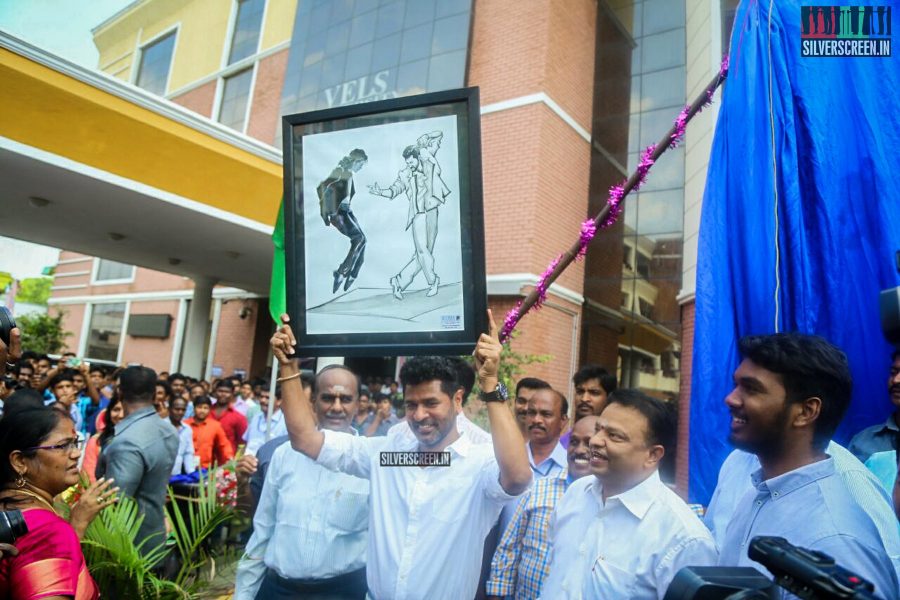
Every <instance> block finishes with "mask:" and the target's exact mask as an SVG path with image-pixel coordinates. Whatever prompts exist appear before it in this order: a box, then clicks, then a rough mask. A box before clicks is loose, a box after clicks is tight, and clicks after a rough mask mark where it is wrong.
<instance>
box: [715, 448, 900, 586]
mask: <svg viewBox="0 0 900 600" xmlns="http://www.w3.org/2000/svg"><path fill="white" fill-rule="evenodd" d="M751 481H752V483H753V487H754V488H755V489H754V490H753V491H751V492H749V493H747V494H745V495H744V497H743V498H742V499H741V500H740V502H739V503H738V506H737V510H735V511H734V514H733V516H732V519H731V522H730V523H729V524H728V527H727V529H726V532H725V538H724V540H723V542H722V547H721V548H720V553H719V564H720V565H725V566H752V567H756V568H759V569H764V567H763V566H762V565H760V564H758V563H756V562H754V561H752V560H750V558H749V557H748V556H747V551H748V549H749V546H750V540H751V539H752V538H754V537H755V536H758V535H774V536H780V537H783V538H785V539H787V541H789V542H790V543H792V544H794V545H795V546H800V547H801V548H807V549H812V550H818V551H820V552H824V553H825V554H828V555H829V556H831V557H832V558H834V560H835V561H836V562H837V564H839V565H841V566H842V567H844V568H846V569H849V570H851V571H853V572H855V573H857V574H859V575H860V576H862V577H864V578H865V579H868V580H869V581H871V582H872V583H873V584H875V592H876V595H877V596H878V597H880V598H885V599H891V598H897V591H898V587H897V586H898V583H897V575H896V573H895V571H894V567H893V565H892V564H891V560H890V558H889V557H888V552H887V550H886V549H885V547H884V544H883V543H882V541H881V537H880V535H879V532H878V529H877V528H876V527H875V524H874V522H873V521H872V519H871V518H869V516H868V514H866V512H865V511H864V510H863V509H861V508H860V507H859V505H858V504H857V503H856V502H855V501H854V500H853V498H851V497H850V494H849V492H848V490H847V486H846V485H845V484H844V482H843V480H842V479H841V476H840V475H839V474H838V472H837V470H836V469H835V465H834V459H833V458H831V457H830V456H829V457H828V458H826V459H825V460H821V461H818V462H815V463H812V464H809V465H806V466H803V467H800V468H799V469H794V470H793V471H789V472H787V473H784V474H783V475H779V476H778V477H773V478H772V479H768V480H764V479H763V473H762V469H758V470H756V471H755V472H754V473H753V475H752V476H751ZM785 593H786V592H785Z"/></svg>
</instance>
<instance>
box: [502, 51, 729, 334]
mask: <svg viewBox="0 0 900 600" xmlns="http://www.w3.org/2000/svg"><path fill="white" fill-rule="evenodd" d="M728 67H729V62H728V55H725V58H723V59H722V64H721V65H720V67H719V78H720V79H724V78H725V76H726V75H727V74H728ZM714 91H715V89H714V88H711V89H709V90H707V92H706V99H705V100H704V102H703V104H702V105H701V106H700V108H699V110H698V111H697V113H700V112H701V111H702V110H703V109H704V108H706V107H707V106H709V105H710V104H712V97H713V92H714ZM690 111H691V107H690V105H687V106H685V107H684V108H683V109H681V112H680V113H678V117H676V118H675V123H674V125H675V129H674V131H673V132H672V133H671V135H670V136H669V144H668V146H669V148H676V147H678V145H679V144H680V143H681V142H682V141H683V140H684V133H685V130H686V129H687V122H688V115H689V114H690ZM697 113H695V114H697ZM656 149H657V146H656V145H650V146H647V147H646V148H645V149H644V151H643V152H642V153H641V159H640V162H639V163H638V167H637V173H638V179H637V183H636V184H635V185H634V187H633V188H632V189H633V190H634V191H637V190H639V189H640V188H641V186H642V185H644V182H645V181H646V180H647V174H648V173H649V172H650V169H651V168H652V167H653V165H654V163H655V160H654V159H653V155H654V154H655V153H656ZM626 181H627V180H626ZM626 181H623V182H622V183H620V184H619V185H614V186H612V187H611V188H609V197H608V198H607V200H606V204H607V205H608V206H609V211H608V212H607V213H606V217H605V218H604V219H603V221H602V222H600V223H599V226H600V228H602V229H606V228H608V227H611V226H612V225H613V224H615V222H616V221H617V220H618V219H619V216H620V215H621V214H622V200H623V199H624V197H625V184H626ZM597 225H598V223H596V222H595V221H594V219H588V220H586V221H584V222H583V223H582V224H581V236H580V241H579V246H578V253H577V254H576V255H575V260H579V259H581V258H584V255H585V253H587V247H588V244H590V243H591V240H592V239H594V235H595V234H596V233H597ZM560 260H562V255H559V256H557V257H556V258H555V259H553V262H551V263H550V265H549V266H548V267H547V268H546V269H545V270H544V272H543V273H541V276H540V278H539V279H538V281H537V283H536V284H535V291H536V292H537V298H536V300H535V302H534V305H533V308H540V307H541V305H543V304H544V301H545V300H546V299H547V289H548V288H549V287H550V284H551V282H550V276H551V275H552V274H553V271H554V270H555V269H556V267H557V265H559V262H560ZM521 309H522V300H519V301H518V302H516V305H515V306H514V307H513V308H512V309H511V310H510V311H509V312H508V313H506V318H505V319H504V320H503V328H502V329H501V330H500V340H501V341H505V340H508V339H509V336H510V335H511V334H512V332H513V329H515V327H516V325H517V324H518V323H519V320H520V319H521V318H522V317H523V316H525V315H524V314H520V311H521Z"/></svg>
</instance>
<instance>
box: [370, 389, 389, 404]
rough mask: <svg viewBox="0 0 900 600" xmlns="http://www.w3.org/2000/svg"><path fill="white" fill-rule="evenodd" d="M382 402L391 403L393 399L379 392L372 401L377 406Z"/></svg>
mask: <svg viewBox="0 0 900 600" xmlns="http://www.w3.org/2000/svg"><path fill="white" fill-rule="evenodd" d="M382 400H387V401H388V402H390V401H391V397H390V396H388V395H387V394H382V393H381V392H378V393H377V394H375V395H374V396H372V401H373V402H375V404H378V403H379V402H381V401H382Z"/></svg>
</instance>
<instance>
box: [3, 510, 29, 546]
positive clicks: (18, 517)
mask: <svg viewBox="0 0 900 600" xmlns="http://www.w3.org/2000/svg"><path fill="white" fill-rule="evenodd" d="M26 533H28V525H26V524H25V517H23V516H22V511H21V510H18V509H16V510H7V511H2V512H0V543H3V544H14V543H15V541H16V540H17V539H19V538H20V537H22V536H23V535H25V534H26Z"/></svg>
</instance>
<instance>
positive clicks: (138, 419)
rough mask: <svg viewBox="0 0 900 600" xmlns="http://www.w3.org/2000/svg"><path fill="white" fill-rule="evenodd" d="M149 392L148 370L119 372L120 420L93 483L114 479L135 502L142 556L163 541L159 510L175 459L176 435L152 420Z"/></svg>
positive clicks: (152, 377)
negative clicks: (139, 516)
mask: <svg viewBox="0 0 900 600" xmlns="http://www.w3.org/2000/svg"><path fill="white" fill-rule="evenodd" d="M155 393H156V372H155V371H154V370H153V369H148V368H146V367H128V368H127V369H125V370H124V371H122V373H121V375H119V394H121V396H122V404H123V405H124V407H125V418H124V419H122V421H120V422H119V424H118V425H116V435H115V437H114V438H113V439H112V441H111V442H109V444H108V445H107V446H106V447H105V448H104V449H103V452H102V453H101V454H100V460H99V462H98V465H97V478H98V479H99V478H100V477H106V478H107V479H115V480H116V484H117V485H118V486H119V487H120V488H121V490H122V493H123V494H125V495H126V496H131V497H132V498H134V499H135V500H136V501H137V504H138V508H139V509H140V511H141V513H142V514H143V515H144V522H143V523H141V527H140V529H139V530H138V534H137V536H136V538H135V540H134V543H135V544H140V543H141V542H143V541H144V540H149V541H148V542H147V543H146V544H145V545H144V546H143V547H142V551H143V552H145V553H146V552H149V551H151V550H152V549H153V548H155V547H157V546H158V545H159V544H160V543H161V542H162V541H163V540H164V539H165V535H166V528H165V522H164V520H163V514H164V513H163V505H164V504H165V501H166V486H167V485H168V483H169V475H170V474H171V473H172V467H173V465H174V464H175V457H176V455H177V454H178V433H177V432H176V431H175V428H174V427H173V426H172V424H171V423H170V422H169V420H168V419H160V418H159V417H158V416H156V409H155V408H154V406H153V397H154V395H155Z"/></svg>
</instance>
